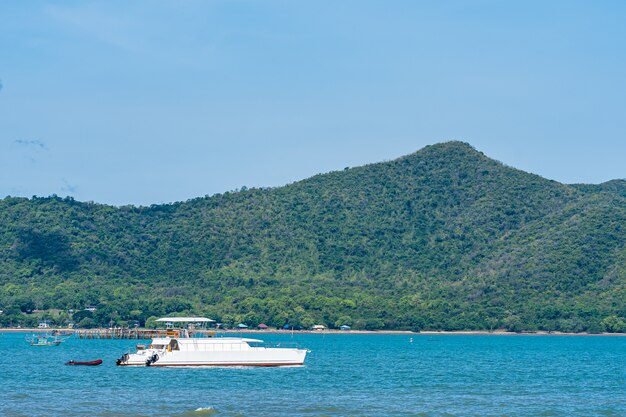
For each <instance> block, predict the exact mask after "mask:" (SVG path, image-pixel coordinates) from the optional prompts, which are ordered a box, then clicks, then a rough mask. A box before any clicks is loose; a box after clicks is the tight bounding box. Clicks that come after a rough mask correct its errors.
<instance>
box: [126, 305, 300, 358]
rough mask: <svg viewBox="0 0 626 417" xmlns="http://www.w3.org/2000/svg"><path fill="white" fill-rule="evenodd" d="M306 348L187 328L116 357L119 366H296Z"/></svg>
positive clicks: (201, 319) (183, 319)
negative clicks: (195, 333)
mask: <svg viewBox="0 0 626 417" xmlns="http://www.w3.org/2000/svg"><path fill="white" fill-rule="evenodd" d="M157 321H159V322H166V323H182V324H185V323H208V322H212V321H213V320H210V319H207V318H204V317H166V318H162V319H159V320H157ZM307 352H308V351H307V350H306V349H299V348H298V347H291V346H289V347H285V346H284V345H283V346H269V345H267V344H265V343H264V342H263V341H262V340H259V339H248V338H241V337H190V333H189V330H188V329H187V328H180V329H178V330H171V331H169V332H167V336H166V337H158V338H154V339H152V341H151V343H150V344H149V345H148V346H145V345H137V350H136V352H135V353H126V354H124V355H122V357H120V358H119V359H118V360H117V365H119V366H297V365H303V364H304V359H305V357H306V354H307Z"/></svg>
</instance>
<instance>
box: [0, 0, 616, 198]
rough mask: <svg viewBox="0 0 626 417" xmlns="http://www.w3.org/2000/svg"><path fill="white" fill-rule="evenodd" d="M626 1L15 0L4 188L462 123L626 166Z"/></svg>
mask: <svg viewBox="0 0 626 417" xmlns="http://www.w3.org/2000/svg"><path fill="white" fill-rule="evenodd" d="M625 21H626V2H623V1H558V0H554V1H524V2H509V1H486V0H484V1H483V0H474V1H472V0H464V1H413V0H410V1H402V0H396V1H383V0H379V1H369V0H326V1H324V0H315V1H313V0H302V1H293V0H257V1H251V0H250V1H248V0H223V1H211V0H206V1H194V0H186V1H177V2H173V1H158V0H145V1H132V0H124V1H63V0H60V1H54V2H53V1H49V2H42V1H34V0H33V1H27V2H26V1H18V0H15V1H3V2H0V82H1V87H0V88H1V89H0V198H2V197H4V196H7V195H11V196H24V197H31V196H33V195H37V196H48V195H51V194H57V195H59V196H72V197H74V198H75V199H77V200H80V201H95V202H98V203H106V204H112V205H116V206H121V205H127V204H133V205H151V204H161V203H169V202H174V201H184V200H187V199H190V198H195V197H201V196H205V195H212V194H215V193H221V192H225V191H229V190H234V189H238V188H241V187H243V186H246V187H273V186H280V185H284V184H288V183H291V182H294V181H298V180H301V179H305V178H308V177H310V176H312V175H315V174H318V173H323V172H329V171H334V170H340V169H343V168H345V167H354V166H359V165H364V164H367V163H373V162H381V161H386V160H392V159H395V158H397V157H400V156H402V155H406V154H409V153H412V152H415V151H417V150H419V149H421V148H423V147H424V146H426V145H429V144H434V143H438V142H443V141H448V140H461V141H464V142H468V143H470V144H471V145H472V146H474V147H475V148H476V149H478V150H479V151H481V152H483V153H485V154H486V155H487V156H489V157H491V158H494V159H497V160H499V161H501V162H503V163H505V164H507V165H509V166H513V167H515V168H519V169H522V170H524V171H528V172H532V173H536V174H539V175H541V176H543V177H546V178H549V179H553V180H557V181H560V182H564V183H601V182H604V181H608V180H611V179H617V178H625V177H626V75H625V74H626V47H625V45H626V25H624V22H625Z"/></svg>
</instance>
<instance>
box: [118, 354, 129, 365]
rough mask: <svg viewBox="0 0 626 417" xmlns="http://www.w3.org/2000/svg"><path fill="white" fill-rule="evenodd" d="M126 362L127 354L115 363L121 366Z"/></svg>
mask: <svg viewBox="0 0 626 417" xmlns="http://www.w3.org/2000/svg"><path fill="white" fill-rule="evenodd" d="M126 362H128V353H124V354H123V355H122V356H121V357H120V358H119V359H118V360H116V361H115V364H116V365H117V366H120V365H123V364H125V363H126Z"/></svg>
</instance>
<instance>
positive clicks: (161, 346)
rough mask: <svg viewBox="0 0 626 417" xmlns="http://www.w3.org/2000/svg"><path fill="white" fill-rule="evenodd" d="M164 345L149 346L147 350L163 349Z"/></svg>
mask: <svg viewBox="0 0 626 417" xmlns="http://www.w3.org/2000/svg"><path fill="white" fill-rule="evenodd" d="M164 346H165V345H150V346H148V349H163V347H164Z"/></svg>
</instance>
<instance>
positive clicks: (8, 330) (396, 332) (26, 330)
mask: <svg viewBox="0 0 626 417" xmlns="http://www.w3.org/2000/svg"><path fill="white" fill-rule="evenodd" d="M75 330H76V329H68V328H58V329H39V328H24V329H14V328H0V333H47V332H51V331H62V332H74V331H75ZM102 330H104V329H102ZM250 333H253V334H291V333H292V331H291V330H255V329H246V330H220V331H218V332H217V334H228V335H234V334H250ZM293 333H295V334H319V335H325V334H332V335H336V334H345V335H351V334H352V335H354V334H364V335H381V334H383V335H384V334H389V335H415V336H418V335H428V336H611V337H622V336H626V333H564V332H546V331H538V332H532V333H531V332H520V333H515V332H507V331H501V330H498V331H492V332H490V331H488V330H458V331H434V330H425V331H421V332H412V331H410V330H334V329H331V330H328V329H327V330H294V331H293Z"/></svg>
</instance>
